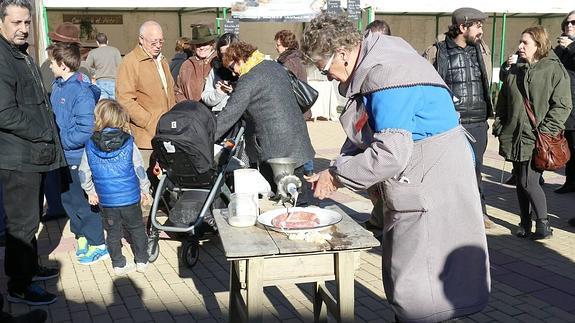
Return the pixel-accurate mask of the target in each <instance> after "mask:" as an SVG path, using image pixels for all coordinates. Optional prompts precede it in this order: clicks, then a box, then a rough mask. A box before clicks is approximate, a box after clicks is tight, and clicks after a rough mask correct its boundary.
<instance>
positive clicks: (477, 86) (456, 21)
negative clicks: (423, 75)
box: [423, 8, 493, 228]
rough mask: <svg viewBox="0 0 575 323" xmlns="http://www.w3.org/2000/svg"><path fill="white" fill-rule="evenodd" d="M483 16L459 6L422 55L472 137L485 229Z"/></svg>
mask: <svg viewBox="0 0 575 323" xmlns="http://www.w3.org/2000/svg"><path fill="white" fill-rule="evenodd" d="M486 18H487V15H486V14H485V13H483V12H481V11H479V10H477V9H474V8H459V9H457V10H455V11H454V12H453V14H452V16H451V25H450V26H449V29H448V31H447V32H446V33H445V40H442V41H438V42H436V43H435V44H434V45H433V46H431V47H430V48H428V49H427V50H426V51H425V52H424V53H423V56H424V57H425V58H427V60H429V62H430V63H431V64H433V66H435V68H436V69H437V72H438V73H439V75H441V77H442V78H443V80H444V81H445V83H446V84H447V86H449V88H450V89H451V91H452V93H453V102H454V104H455V108H456V110H457V112H459V117H460V122H461V124H462V126H463V127H464V128H465V129H466V130H467V131H468V132H469V133H470V134H471V135H472V136H473V137H474V138H475V142H472V141H470V143H471V146H472V148H473V151H474V153H475V174H476V177H477V183H478V187H479V193H480V196H481V206H482V209H483V215H484V224H485V227H486V228H490V227H491V226H492V222H491V220H489V217H488V216H487V210H486V207H485V197H484V195H483V187H482V178H481V171H482V168H483V154H484V153H485V149H486V148H487V130H488V128H489V125H488V124H487V118H489V117H491V116H492V115H493V106H492V102H491V97H490V93H489V82H490V74H489V73H490V70H491V64H490V63H491V60H490V54H489V49H488V48H487V45H486V44H485V43H484V42H483V41H482V39H481V37H482V36H483V23H484V22H485V19H486Z"/></svg>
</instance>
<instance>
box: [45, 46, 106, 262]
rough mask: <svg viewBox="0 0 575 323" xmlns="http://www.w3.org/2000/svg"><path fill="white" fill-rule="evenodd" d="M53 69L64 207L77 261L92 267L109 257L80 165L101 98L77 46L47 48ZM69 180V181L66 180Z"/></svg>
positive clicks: (100, 222) (51, 97) (52, 99)
mask: <svg viewBox="0 0 575 323" xmlns="http://www.w3.org/2000/svg"><path fill="white" fill-rule="evenodd" d="M48 56H49V58H50V62H51V64H50V69H51V70H52V72H53V73H54V76H55V77H56V79H55V80H54V83H53V84H52V95H51V96H50V101H51V102H52V107H53V109H54V114H55V115H56V123H57V124H58V128H59V129H60V139H61V142H62V147H63V148H64V154H65V155H66V162H67V163H68V168H67V170H66V169H65V171H64V172H63V174H65V175H64V176H65V179H67V181H64V182H67V183H64V184H63V187H62V194H61V198H62V205H63V206H64V209H65V210H66V213H67V214H68V217H69V218H70V230H71V231H72V232H73V233H74V234H75V235H76V239H77V240H78V243H77V248H76V256H77V257H78V262H79V263H80V264H83V265H90V264H93V263H96V262H98V261H100V260H103V259H106V258H109V254H108V250H107V248H106V245H105V243H104V229H103V227H102V219H101V218H100V216H99V214H98V213H97V209H95V208H92V206H90V204H89V203H88V200H87V198H86V195H85V194H84V191H83V190H82V187H81V186H80V178H79V174H78V166H79V165H80V161H81V159H82V154H83V152H84V147H85V145H86V142H87V141H88V140H89V139H90V136H91V135H92V129H93V127H94V107H95V106H96V102H97V101H98V99H99V98H100V89H98V87H97V86H95V85H92V84H90V83H87V82H84V81H82V75H81V74H80V73H78V72H77V70H78V68H79V67H80V61H81V58H80V47H79V46H78V44H76V43H56V44H54V45H52V46H50V47H49V48H48ZM66 177H68V178H66Z"/></svg>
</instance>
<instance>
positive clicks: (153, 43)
mask: <svg viewBox="0 0 575 323" xmlns="http://www.w3.org/2000/svg"><path fill="white" fill-rule="evenodd" d="M140 37H141V38H142V39H143V40H145V41H147V42H148V43H150V46H152V47H157V46H162V45H164V40H163V39H156V40H154V41H151V40H148V39H146V38H145V37H144V36H141V35H140Z"/></svg>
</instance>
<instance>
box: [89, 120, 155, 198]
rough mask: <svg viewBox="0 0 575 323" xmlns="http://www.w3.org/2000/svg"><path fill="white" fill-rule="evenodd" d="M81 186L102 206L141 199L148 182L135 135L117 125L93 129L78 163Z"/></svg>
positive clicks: (146, 189) (146, 190)
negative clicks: (97, 129)
mask: <svg viewBox="0 0 575 323" xmlns="http://www.w3.org/2000/svg"><path fill="white" fill-rule="evenodd" d="M80 173H81V174H82V175H81V177H80V178H81V179H82V188H83V189H84V190H85V191H86V192H87V193H88V194H92V193H94V192H95V193H97V194H98V198H99V202H100V205H102V206H103V207H121V206H128V205H132V204H136V203H138V202H139V201H140V192H146V193H147V192H148V190H149V187H150V182H149V181H148V179H147V177H146V172H145V170H144V167H143V166H142V156H141V155H140V152H139V150H138V148H137V147H136V146H135V145H134V138H133V137H132V136H130V135H129V134H127V133H125V132H123V131H122V130H120V129H116V128H106V129H104V130H102V131H99V132H95V133H94V135H93V136H92V138H91V139H90V140H89V141H88V144H87V145H86V152H85V154H84V156H83V157H82V163H81V165H80Z"/></svg>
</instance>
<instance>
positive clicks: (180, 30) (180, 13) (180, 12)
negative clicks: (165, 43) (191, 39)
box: [178, 10, 182, 37]
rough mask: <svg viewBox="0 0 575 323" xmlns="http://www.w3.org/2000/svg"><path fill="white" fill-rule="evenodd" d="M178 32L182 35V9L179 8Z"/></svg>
mask: <svg viewBox="0 0 575 323" xmlns="http://www.w3.org/2000/svg"><path fill="white" fill-rule="evenodd" d="M178 32H179V33H180V37H182V11H181V10H178Z"/></svg>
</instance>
